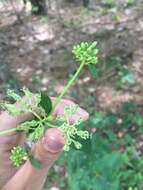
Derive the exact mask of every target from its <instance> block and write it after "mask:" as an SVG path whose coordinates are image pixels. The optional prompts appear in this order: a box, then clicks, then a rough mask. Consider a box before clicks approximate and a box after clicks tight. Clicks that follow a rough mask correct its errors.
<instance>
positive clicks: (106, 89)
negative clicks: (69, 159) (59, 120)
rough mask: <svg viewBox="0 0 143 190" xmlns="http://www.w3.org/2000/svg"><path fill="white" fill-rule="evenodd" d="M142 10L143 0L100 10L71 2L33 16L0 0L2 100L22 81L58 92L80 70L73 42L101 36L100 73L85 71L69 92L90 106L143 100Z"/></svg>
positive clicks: (100, 107)
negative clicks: (44, 13) (92, 75)
mask: <svg viewBox="0 0 143 190" xmlns="http://www.w3.org/2000/svg"><path fill="white" fill-rule="evenodd" d="M142 9H143V2H142V1H136V3H135V4H134V5H132V6H129V7H128V6H127V7H112V8H110V9H109V8H107V7H106V8H105V7H101V6H97V9H96V10H87V9H84V8H82V7H81V6H75V5H74V4H70V5H65V6H64V7H63V8H60V9H59V10H52V11H49V13H48V16H33V15H31V14H29V13H26V12H24V9H23V10H21V9H20V11H19V7H18V8H17V7H15V9H14V8H13V6H12V5H11V4H9V3H8V4H7V3H6V4H5V5H3V4H0V15H1V16H0V99H3V98H4V97H5V92H6V89H7V88H15V89H20V88H21V87H22V86H27V87H29V88H30V89H32V90H33V91H34V92H36V91H37V90H39V89H41V90H48V92H49V95H51V96H55V95H56V94H58V93H59V92H60V91H61V90H62V89H63V87H64V85H65V82H66V80H67V79H69V78H70V76H71V75H72V74H73V73H74V72H75V70H76V64H75V60H74V58H73V56H72V53H71V51H72V47H73V45H75V44H77V43H79V42H81V41H98V47H99V50H100V53H99V64H98V66H97V68H98V70H99V72H98V77H96V78H95V79H94V78H93V77H91V75H90V73H89V71H84V72H83V74H82V76H81V77H80V79H79V80H78V81H77V83H76V85H75V86H74V87H73V89H72V90H71V91H70V94H69V96H70V97H72V98H73V99H76V101H77V102H79V103H80V105H82V106H83V107H85V108H86V109H87V110H88V111H90V108H91V110H97V109H102V110H106V109H108V110H113V111H114V110H115V109H116V108H117V107H118V105H120V104H121V103H122V102H125V101H130V100H132V101H135V102H138V103H139V104H141V105H143V72H142V71H143V56H142V55H143V12H142ZM18 13H20V21H19V20H18V18H17V14H18ZM108 65H109V67H108ZM118 65H120V68H121V67H122V68H121V70H120V68H119V67H118Z"/></svg>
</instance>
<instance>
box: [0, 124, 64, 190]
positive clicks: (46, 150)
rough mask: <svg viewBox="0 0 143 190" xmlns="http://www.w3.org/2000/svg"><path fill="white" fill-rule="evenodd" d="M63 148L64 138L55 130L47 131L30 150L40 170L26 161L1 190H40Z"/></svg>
mask: <svg viewBox="0 0 143 190" xmlns="http://www.w3.org/2000/svg"><path fill="white" fill-rule="evenodd" d="M63 146H64V138H63V136H62V133H61V131H60V130H59V129H57V128H52V129H48V130H47V131H46V133H45V135H44V137H43V138H42V139H41V140H39V141H38V142H37V143H36V144H35V145H34V147H33V148H32V154H33V156H34V158H35V159H37V160H39V161H40V162H41V165H42V166H41V169H36V168H34V167H33V166H32V165H31V163H30V162H29V161H27V162H26V163H25V164H24V165H23V166H22V168H21V169H20V170H19V171H18V172H17V173H16V174H15V176H13V177H12V179H11V180H10V181H9V182H8V183H7V184H6V185H5V187H4V188H3V190H9V189H14V190H20V189H24V190H32V189H34V190H41V189H42V187H43V185H44V182H45V179H46V174H47V171H48V170H49V168H50V167H51V166H52V164H53V163H54V161H55V160H56V159H57V158H58V156H59V155H60V153H61V152H62V149H63ZM25 174H26V175H25ZM23 176H24V178H23Z"/></svg>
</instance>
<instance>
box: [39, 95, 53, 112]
mask: <svg viewBox="0 0 143 190" xmlns="http://www.w3.org/2000/svg"><path fill="white" fill-rule="evenodd" d="M39 105H40V106H41V107H42V108H43V109H44V110H45V112H46V114H48V115H49V114H50V112H51V111H52V101H51V99H50V97H49V96H48V95H47V94H46V93H45V92H41V100H40V103H39Z"/></svg>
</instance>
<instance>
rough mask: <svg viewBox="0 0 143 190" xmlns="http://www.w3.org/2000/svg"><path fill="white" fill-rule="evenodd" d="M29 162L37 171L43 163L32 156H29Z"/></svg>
mask: <svg viewBox="0 0 143 190" xmlns="http://www.w3.org/2000/svg"><path fill="white" fill-rule="evenodd" d="M29 161H30V162H31V164H32V166H34V167H35V168H37V169H40V168H41V163H40V161H39V160H36V159H35V158H33V156H32V155H30V156H29Z"/></svg>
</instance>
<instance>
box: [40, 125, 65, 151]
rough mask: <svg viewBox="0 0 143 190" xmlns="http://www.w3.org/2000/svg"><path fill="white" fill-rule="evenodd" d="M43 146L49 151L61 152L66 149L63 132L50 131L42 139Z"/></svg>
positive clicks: (57, 130)
mask: <svg viewBox="0 0 143 190" xmlns="http://www.w3.org/2000/svg"><path fill="white" fill-rule="evenodd" d="M42 144H43V146H44V148H45V149H46V150H47V151H50V152H60V151H61V150H62V149H63V147H64V138H63V136H62V132H61V131H60V130H59V129H57V128H55V129H48V130H47V131H46V133H45V135H44V137H43V138H42Z"/></svg>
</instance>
